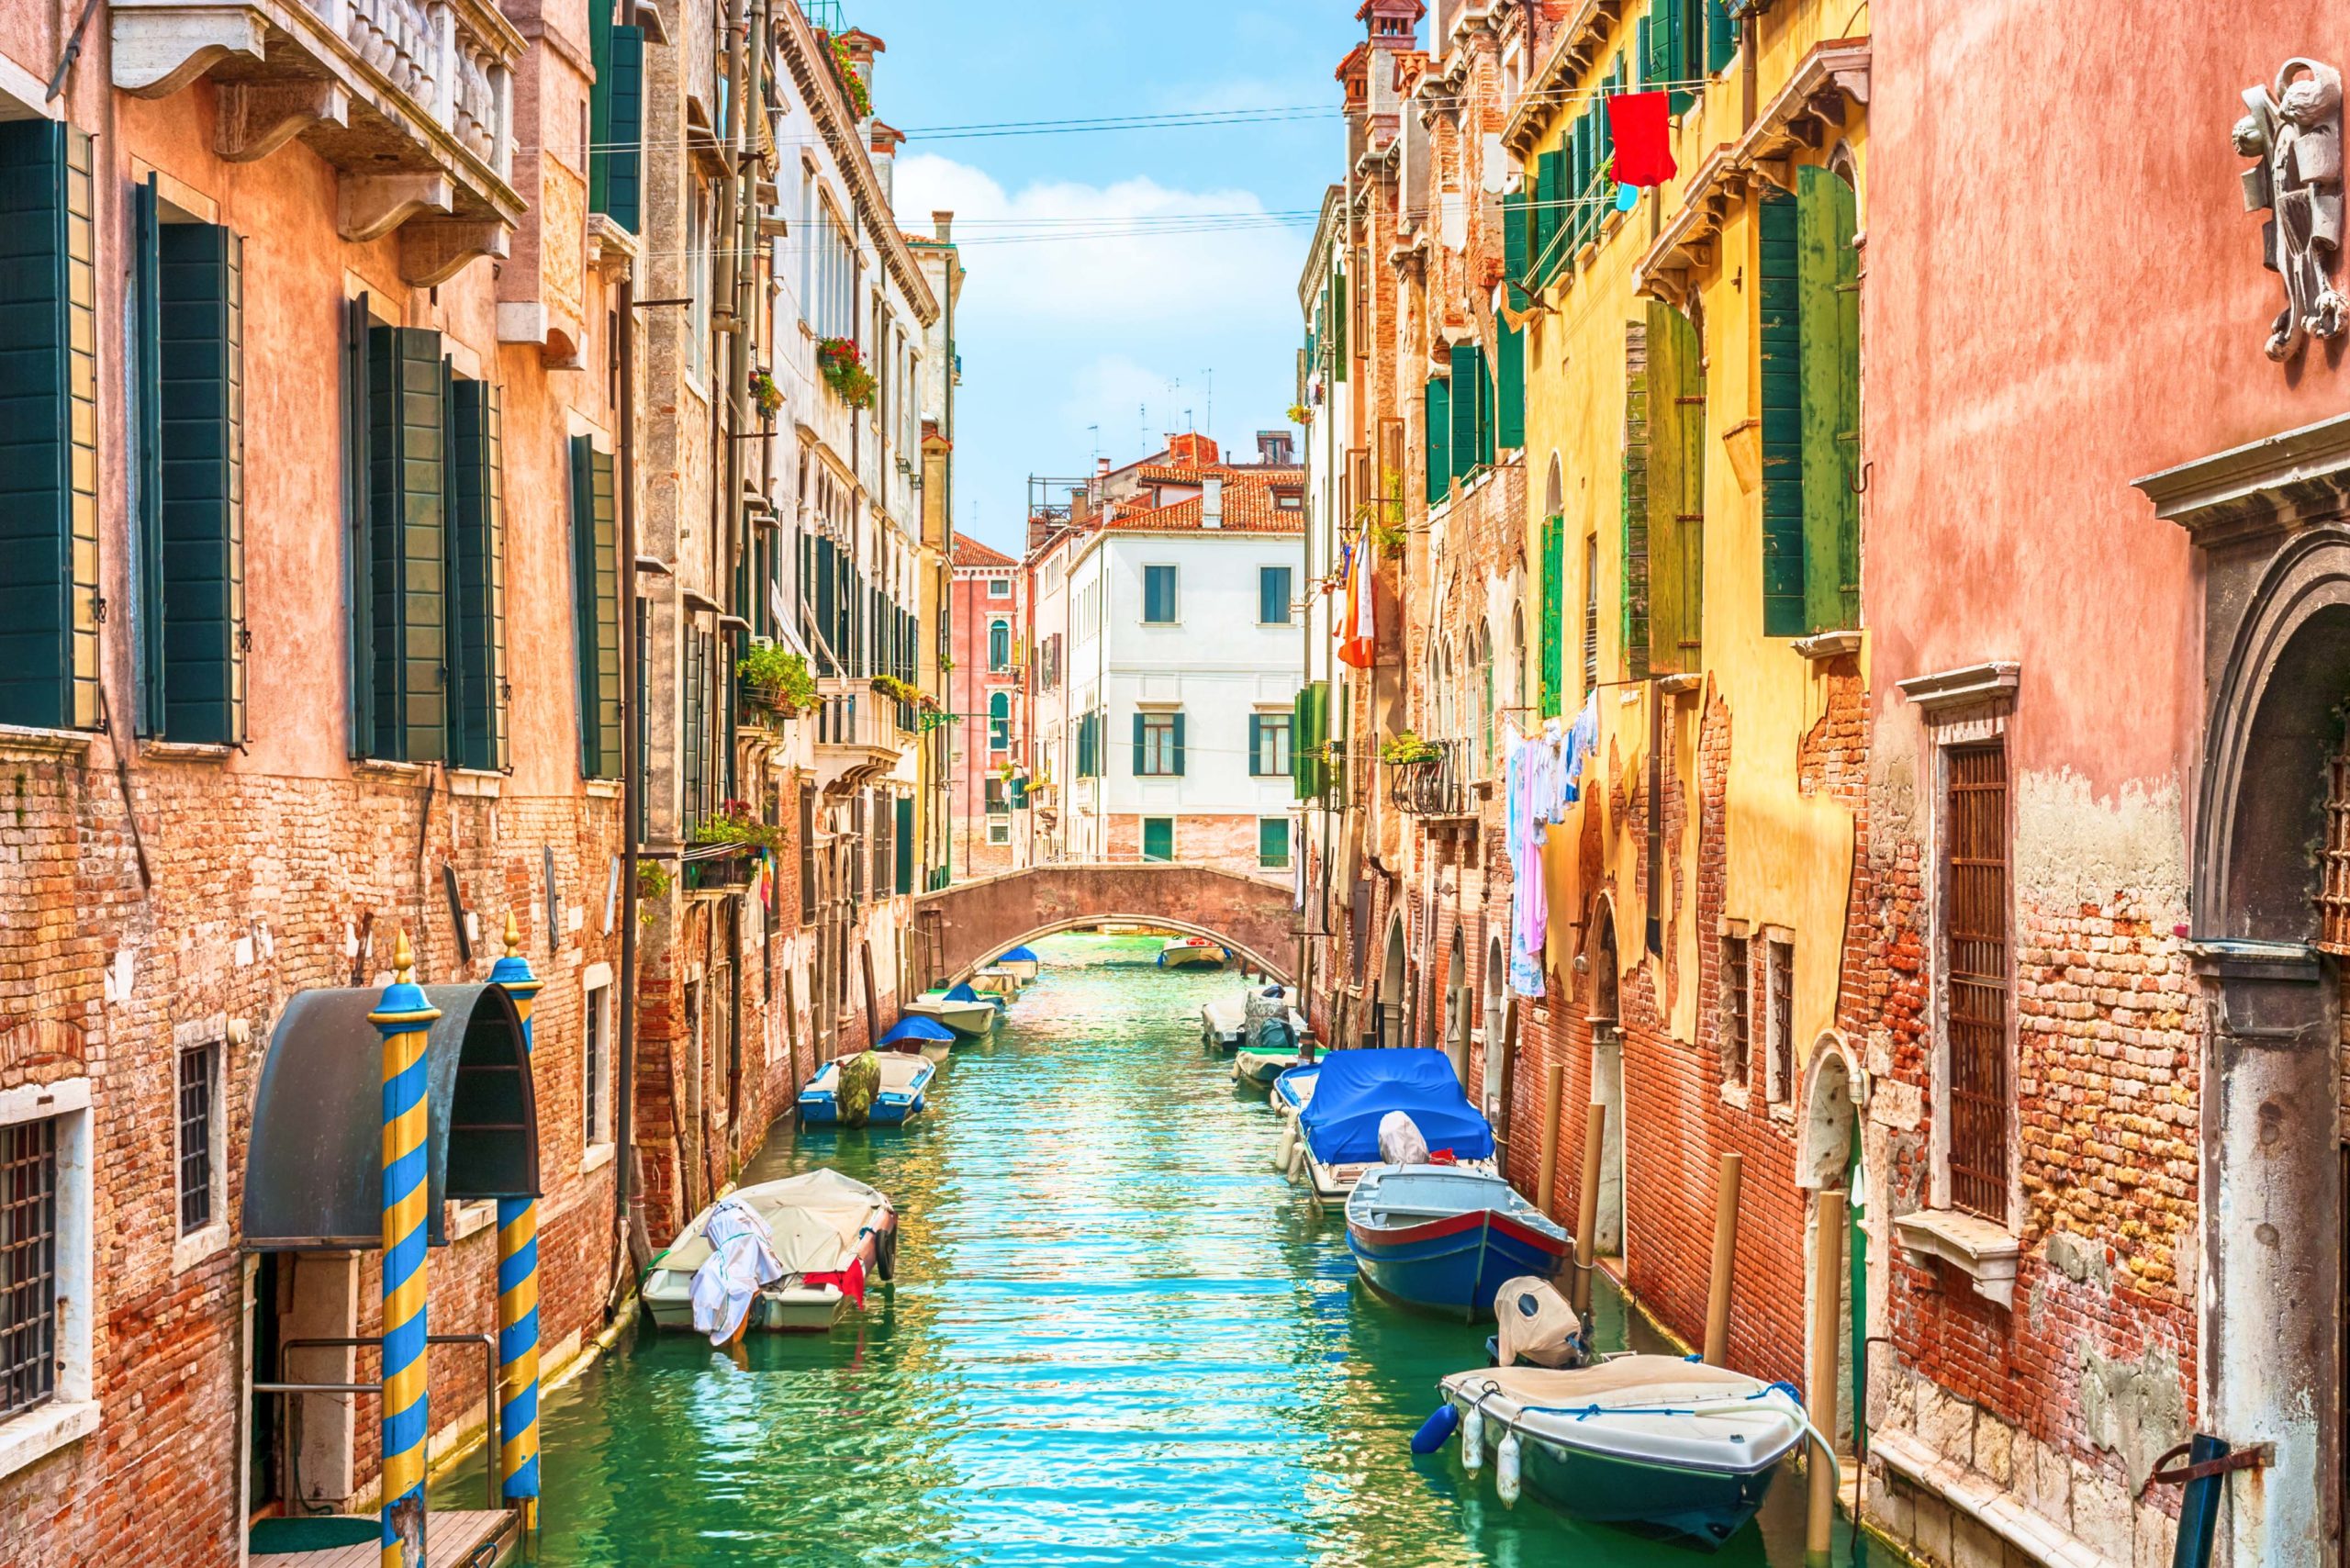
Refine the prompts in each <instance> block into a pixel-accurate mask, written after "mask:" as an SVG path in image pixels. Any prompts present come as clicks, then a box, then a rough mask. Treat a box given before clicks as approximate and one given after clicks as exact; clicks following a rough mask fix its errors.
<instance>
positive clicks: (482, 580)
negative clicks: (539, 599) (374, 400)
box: [445, 375, 620, 770]
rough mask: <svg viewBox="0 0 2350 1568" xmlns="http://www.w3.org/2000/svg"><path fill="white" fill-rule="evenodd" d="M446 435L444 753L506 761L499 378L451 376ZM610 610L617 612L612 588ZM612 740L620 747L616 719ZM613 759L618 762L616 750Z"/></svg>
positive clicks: (473, 763)
mask: <svg viewBox="0 0 2350 1568" xmlns="http://www.w3.org/2000/svg"><path fill="white" fill-rule="evenodd" d="M449 443H450V444H449V536H450V537H449V561H448V576H449V589H448V610H449V626H448V644H449V659H448V674H447V676H446V678H445V684H446V686H447V688H448V692H449V760H450V761H452V762H453V763H455V764H456V765H457V766H458V767H475V768H483V769H492V768H501V767H505V766H506V498H505V494H504V480H503V465H504V457H503V454H502V453H501V451H500V432H499V425H498V388H497V387H496V386H491V385H490V384H489V383H488V382H487V381H474V380H470V379H468V378H467V377H464V376H462V375H457V376H452V377H451V378H450V382H449ZM612 613H613V614H615V615H617V614H618V613H619V610H618V598H617V594H615V597H614V608H613V611H612ZM612 631H613V646H612V648H611V651H610V655H609V657H610V660H611V664H612V670H613V677H612V678H613V681H614V683H615V686H617V683H618V681H619V678H620V676H619V670H620V648H619V641H618V635H619V628H618V625H617V623H615V625H614V627H613V629H612ZM615 704H617V698H615ZM615 719H616V720H617V714H615ZM612 745H613V748H614V750H615V752H617V751H618V748H619V745H620V737H619V734H618V727H617V722H616V723H615V728H614V733H613V735H612ZM611 766H612V767H613V768H614V769H615V770H617V769H618V767H619V761H618V758H617V756H615V758H614V760H613V762H612V765H611Z"/></svg>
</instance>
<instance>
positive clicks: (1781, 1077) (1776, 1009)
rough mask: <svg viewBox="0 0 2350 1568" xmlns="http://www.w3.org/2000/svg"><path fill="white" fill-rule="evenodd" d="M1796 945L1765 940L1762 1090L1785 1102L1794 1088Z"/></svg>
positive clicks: (1782, 1102)
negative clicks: (1764, 1059) (1764, 1016)
mask: <svg viewBox="0 0 2350 1568" xmlns="http://www.w3.org/2000/svg"><path fill="white" fill-rule="evenodd" d="M1795 996H1796V947H1795V944H1794V943H1792V942H1782V941H1779V940H1777V939H1775V938H1771V939H1766V940H1765V941H1764V942H1763V944H1762V999H1763V1003H1764V1006H1765V1009H1766V1020H1765V1024H1766V1029H1767V1038H1766V1040H1765V1042H1764V1043H1765V1046H1766V1047H1767V1048H1768V1050H1769V1053H1770V1054H1769V1056H1768V1058H1766V1061H1767V1068H1768V1070H1767V1071H1766V1072H1765V1074H1764V1081H1763V1092H1765V1093H1766V1094H1767V1095H1769V1096H1770V1101H1771V1103H1772V1104H1774V1105H1783V1104H1785V1103H1786V1102H1787V1100H1788V1099H1789V1097H1790V1096H1791V1095H1792V1094H1793V1093H1794V1092H1795V1076H1796V1072H1795V1064H1796V1041H1795V1034H1796V1021H1795V1015H1796V1001H1795Z"/></svg>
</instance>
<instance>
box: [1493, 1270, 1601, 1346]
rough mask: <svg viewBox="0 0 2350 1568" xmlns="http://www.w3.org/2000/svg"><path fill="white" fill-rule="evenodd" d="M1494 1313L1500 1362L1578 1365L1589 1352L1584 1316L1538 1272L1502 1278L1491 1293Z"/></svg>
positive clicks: (1557, 1288)
mask: <svg viewBox="0 0 2350 1568" xmlns="http://www.w3.org/2000/svg"><path fill="white" fill-rule="evenodd" d="M1494 1319H1495V1320H1496V1321H1497V1322H1498V1323H1499V1324H1500V1325H1501V1332H1500V1333H1499V1334H1497V1335H1496V1336H1495V1338H1496V1339H1498V1340H1499V1341H1500V1343H1499V1345H1498V1346H1497V1347H1496V1348H1497V1350H1498V1351H1499V1354H1498V1355H1497V1356H1496V1357H1495V1360H1496V1361H1499V1362H1500V1364H1501V1365H1503V1366H1505V1367H1506V1366H1514V1365H1516V1363H1518V1362H1520V1361H1523V1362H1525V1363H1527V1365H1529V1366H1537V1367H1579V1366H1581V1365H1583V1359H1584V1357H1585V1355H1586V1354H1587V1353H1588V1350H1587V1348H1586V1347H1585V1346H1584V1344H1583V1320H1582V1319H1580V1318H1578V1317H1577V1316H1575V1309H1574V1308H1573V1307H1572V1306H1571V1305H1568V1304H1567V1298H1566V1297H1565V1296H1564V1295H1562V1294H1560V1291H1559V1287H1558V1286H1557V1285H1555V1284H1553V1283H1551V1282H1550V1281H1549V1280H1546V1279H1543V1278H1542V1277H1540V1276H1539V1275H1537V1274H1521V1275H1519V1276H1518V1277H1517V1278H1516V1279H1514V1280H1505V1281H1504V1282H1502V1287H1501V1289H1500V1290H1498V1291H1496V1292H1494Z"/></svg>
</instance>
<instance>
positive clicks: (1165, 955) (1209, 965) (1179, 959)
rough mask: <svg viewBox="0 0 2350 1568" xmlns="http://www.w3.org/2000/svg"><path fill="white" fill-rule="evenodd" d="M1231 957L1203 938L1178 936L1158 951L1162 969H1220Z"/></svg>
mask: <svg viewBox="0 0 2350 1568" xmlns="http://www.w3.org/2000/svg"><path fill="white" fill-rule="evenodd" d="M1230 957H1231V955H1230V954H1229V953H1226V952H1225V950H1224V947H1223V946H1222V944H1220V943H1216V942H1212V941H1210V940H1208V938H1206V937H1204V936H1178V937H1175V938H1173V939H1172V940H1170V941H1169V942H1168V944H1167V945H1166V946H1163V947H1161V948H1159V949H1158V967H1159V968H1160V969H1222V968H1224V961H1225V959H1226V958H1230Z"/></svg>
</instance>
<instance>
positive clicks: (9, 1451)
mask: <svg viewBox="0 0 2350 1568" xmlns="http://www.w3.org/2000/svg"><path fill="white" fill-rule="evenodd" d="M97 1429H98V1402H97V1401H96V1400H95V1399H71V1400H68V1399H58V1400H51V1401H50V1403H49V1404H47V1405H42V1406H37V1407H35V1408H34V1409H31V1410H28V1411H26V1412H25V1413H24V1414H23V1415H21V1416H17V1417H10V1418H9V1419H8V1420H7V1421H5V1422H0V1475H13V1474H15V1473H17V1471H19V1470H22V1469H24V1468H25V1467H26V1466H27V1465H28V1464H31V1463H34V1462H36V1461H39V1460H42V1459H46V1458H48V1457H49V1456H50V1454H53V1453H55V1452H56V1451H57V1450H59V1449H62V1448H63V1447H64V1446H65V1445H66V1444H68V1443H70V1442H74V1441H77V1440H79V1439H83V1438H86V1437H88V1436H89V1435H90V1434H91V1433H92V1432H95V1431H96V1430H97Z"/></svg>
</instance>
